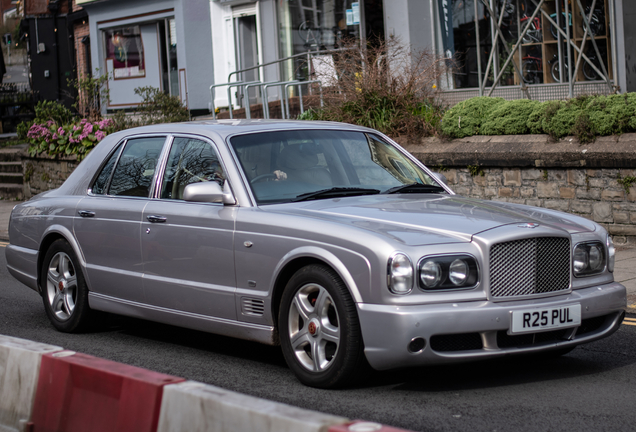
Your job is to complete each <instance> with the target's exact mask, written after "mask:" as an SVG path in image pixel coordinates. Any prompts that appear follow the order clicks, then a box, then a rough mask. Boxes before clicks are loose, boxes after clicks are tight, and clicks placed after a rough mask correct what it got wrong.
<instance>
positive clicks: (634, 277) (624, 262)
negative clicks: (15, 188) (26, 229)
mask: <svg viewBox="0 0 636 432" xmlns="http://www.w3.org/2000/svg"><path fill="white" fill-rule="evenodd" d="M19 203H20V201H4V200H0V241H9V232H8V227H9V217H10V216H11V210H12V209H13V207H14V206H15V205H16V204H19ZM614 280H615V281H616V282H620V283H622V284H623V285H625V288H627V312H629V313H636V245H631V244H630V245H628V246H618V247H617V248H616V266H615V268H614Z"/></svg>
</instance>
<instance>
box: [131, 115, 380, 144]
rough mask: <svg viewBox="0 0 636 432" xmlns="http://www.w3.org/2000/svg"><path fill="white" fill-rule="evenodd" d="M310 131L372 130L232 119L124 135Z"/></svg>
mask: <svg viewBox="0 0 636 432" xmlns="http://www.w3.org/2000/svg"><path fill="white" fill-rule="evenodd" d="M310 129H314V130H315V129H332V130H333V129H338V130H351V131H364V132H372V131H373V129H370V128H366V127H363V126H356V125H352V124H348V123H338V122H326V121H307V120H263V119H250V120H245V119H234V120H195V121H190V122H185V123H164V124H158V125H150V126H142V127H138V128H133V129H128V130H126V131H122V132H125V134H126V135H134V134H142V133H171V132H172V133H197V132H198V133H202V134H205V135H210V134H211V135H217V136H218V137H220V138H222V139H225V138H226V137H228V136H230V135H234V134H237V133H250V132H265V131H277V130H310Z"/></svg>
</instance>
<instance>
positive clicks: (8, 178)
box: [0, 172, 24, 185]
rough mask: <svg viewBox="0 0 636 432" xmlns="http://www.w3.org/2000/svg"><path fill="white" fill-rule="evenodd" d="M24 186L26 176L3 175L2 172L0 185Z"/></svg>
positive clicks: (15, 174)
mask: <svg viewBox="0 0 636 432" xmlns="http://www.w3.org/2000/svg"><path fill="white" fill-rule="evenodd" d="M2 183H9V184H20V185H21V184H22V183H24V176H23V175H22V173H3V172H0V184H2Z"/></svg>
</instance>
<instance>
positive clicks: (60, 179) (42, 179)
mask: <svg viewBox="0 0 636 432" xmlns="http://www.w3.org/2000/svg"><path fill="white" fill-rule="evenodd" d="M77 165H78V162H77V158H76V157H64V158H55V159H54V158H41V157H36V158H32V157H28V156H26V155H23V156H22V172H23V174H24V183H23V186H24V199H29V198H31V197H33V196H35V195H37V194H39V193H41V192H46V191H47V190H50V189H55V188H58V187H60V186H61V185H62V183H64V180H66V179H67V178H68V176H69V175H71V173H72V172H73V170H74V169H75V168H76V167H77Z"/></svg>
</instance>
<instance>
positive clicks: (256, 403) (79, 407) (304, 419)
mask: <svg viewBox="0 0 636 432" xmlns="http://www.w3.org/2000/svg"><path fill="white" fill-rule="evenodd" d="M62 431H64V432H85V431H91V432H110V431H117V432H126V431H131V432H155V431H159V432H181V431H188V432H375V431H379V432H405V431H404V430H403V429H396V428H391V427H388V426H384V425H381V424H378V423H370V422H364V421H360V420H356V421H349V420H348V419H346V418H344V417H339V416H333V415H329V414H323V413H319V412H316V411H310V410H306V409H302V408H296V407H293V406H290V405H286V404H283V403H278V402H273V401H269V400H265V399H259V398H256V397H253V396H247V395H243V394H240V393H237V392H233V391H230V390H224V389H222V388H219V387H214V386H211V385H207V384H203V383H198V382H194V381H185V380H184V379H183V378H178V377H174V376H171V375H165V374H161V373H158V372H153V371H150V370H147V369H142V368H138V367H134V366H128V365H125V364H122V363H117V362H113V361H110V360H105V359H101V358H97V357H93V356H89V355H86V354H80V353H76V352H74V351H64V350H63V348H61V347H57V346H53V345H46V344H41V343H38V342H31V341H28V340H24V339H18V338H14V337H9V336H2V335H0V432H62Z"/></svg>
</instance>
